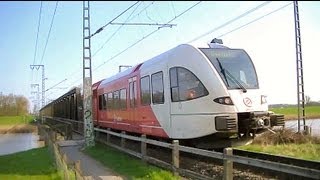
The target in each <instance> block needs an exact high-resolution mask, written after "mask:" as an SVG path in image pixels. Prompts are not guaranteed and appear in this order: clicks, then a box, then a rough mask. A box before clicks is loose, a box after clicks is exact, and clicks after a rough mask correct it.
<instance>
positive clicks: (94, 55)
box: [92, 3, 141, 57]
mask: <svg viewBox="0 0 320 180" xmlns="http://www.w3.org/2000/svg"><path fill="white" fill-rule="evenodd" d="M140 5H141V3H140V4H139V5H138V6H136V8H135V9H134V10H133V11H132V12H131V14H130V15H129V16H128V17H127V19H126V20H125V21H124V22H125V23H126V22H128V21H129V18H130V17H131V16H132V14H133V13H134V12H135V11H136V10H137V9H138V7H139V6H140ZM123 26H124V25H121V26H119V27H118V29H117V30H116V31H115V32H114V33H113V34H112V35H111V36H110V37H109V38H108V39H107V40H106V41H105V42H104V43H103V44H102V46H101V47H100V48H99V49H98V50H97V51H96V52H95V53H93V55H92V57H94V56H95V55H96V54H97V53H98V52H99V51H101V49H102V48H103V47H104V46H105V45H106V44H107V43H108V42H109V41H110V40H111V39H112V38H113V37H114V36H115V35H116V34H117V33H118V32H119V31H120V29H121V28H122V27H123Z"/></svg>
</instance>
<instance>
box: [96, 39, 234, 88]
mask: <svg viewBox="0 0 320 180" xmlns="http://www.w3.org/2000/svg"><path fill="white" fill-rule="evenodd" d="M199 48H228V47H226V46H224V45H222V44H219V43H208V44H207V45H206V46H203V47H200V46H195V45H194V44H180V45H178V46H176V47H174V48H172V49H169V50H167V51H165V52H163V53H161V54H159V55H157V56H154V57H152V58H150V59H148V60H146V61H144V62H142V63H139V64H137V65H135V66H133V67H131V68H129V69H126V70H125V71H122V72H120V73H117V74H115V75H113V76H111V77H108V78H106V79H103V80H101V81H99V82H101V83H100V84H98V86H100V85H105V84H107V83H109V82H112V81H114V80H116V79H119V78H122V77H125V76H128V75H130V74H131V73H133V72H135V71H137V70H139V69H140V68H144V67H148V66H150V65H152V64H156V63H159V62H160V61H162V62H163V63H165V61H169V59H168V58H164V57H166V56H168V55H169V54H171V53H175V52H176V51H177V52H178V51H179V50H181V49H186V50H192V49H193V50H198V49H199ZM94 85H95V84H94ZM98 86H96V88H97V87H98Z"/></svg>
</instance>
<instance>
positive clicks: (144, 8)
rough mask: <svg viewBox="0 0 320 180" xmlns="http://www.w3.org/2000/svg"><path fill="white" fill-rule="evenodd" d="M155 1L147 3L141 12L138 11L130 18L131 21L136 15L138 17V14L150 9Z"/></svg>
mask: <svg viewBox="0 0 320 180" xmlns="http://www.w3.org/2000/svg"><path fill="white" fill-rule="evenodd" d="M142 3H144V1H142ZM153 3H154V1H152V2H151V3H150V4H149V5H147V6H146V7H144V8H143V9H142V10H141V11H140V12H138V13H137V14H136V15H134V16H133V17H132V18H131V19H129V21H131V20H132V19H134V18H135V17H137V16H138V15H140V14H141V13H142V12H143V11H145V10H146V9H148V8H149V7H150V6H151V5H153Z"/></svg>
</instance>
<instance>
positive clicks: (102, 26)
mask: <svg viewBox="0 0 320 180" xmlns="http://www.w3.org/2000/svg"><path fill="white" fill-rule="evenodd" d="M137 3H139V1H137V2H136V3H134V4H133V5H131V6H130V7H128V8H127V9H125V10H124V11H122V12H121V13H120V14H119V15H117V16H116V17H115V18H113V19H112V20H111V21H109V22H108V23H107V24H106V25H104V26H102V27H101V28H102V29H103V28H105V27H106V26H108V25H110V24H111V23H112V22H113V21H114V20H116V19H117V18H119V17H120V16H121V15H123V14H124V13H125V12H127V11H128V10H129V9H131V8H132V7H134V6H135V5H136V4H137ZM151 4H153V2H152V3H151ZM139 6H140V4H139V5H138V6H137V7H136V8H135V9H134V10H133V11H132V13H131V14H130V15H129V16H128V18H127V19H126V22H127V21H128V20H129V18H130V17H131V16H132V14H133V13H134V12H135V11H136V10H137V9H138V7H139ZM149 6H150V5H149ZM149 6H147V7H149ZM147 7H146V8H147ZM146 8H144V9H143V10H145V9H146ZM143 10H142V11H143ZM139 13H141V11H140V12H139ZM121 27H122V26H120V27H119V28H118V29H117V30H116V31H115V32H114V33H113V34H112V35H111V36H110V38H108V40H107V41H106V42H105V43H104V44H103V45H102V46H101V47H100V48H99V49H98V50H97V51H96V52H95V53H94V54H93V55H92V57H94V56H95V55H96V54H97V53H98V52H99V51H100V50H101V49H102V48H103V47H104V45H105V44H106V43H108V42H109V41H110V39H111V38H112V37H113V36H114V35H115V34H116V33H117V32H118V31H119V30H120V29H121ZM101 28H99V29H98V30H97V31H96V33H95V34H97V33H99V32H101V31H102V29H101ZM100 29H101V30H100ZM93 35H94V34H93ZM93 35H91V37H92V36H93ZM92 57H91V58H92ZM76 73H79V71H78V70H77V71H75V72H73V73H71V75H70V76H73V75H75V74H76ZM66 79H67V80H68V78H66ZM80 79H81V78H79V79H77V80H76V81H74V82H73V83H72V84H71V85H73V84H74V83H75V82H77V81H78V80H80Z"/></svg>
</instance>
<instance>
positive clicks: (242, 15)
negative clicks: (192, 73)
mask: <svg viewBox="0 0 320 180" xmlns="http://www.w3.org/2000/svg"><path fill="white" fill-rule="evenodd" d="M269 3H271V1H267V2H264V3H262V4H260V5H258V6H256V7H255V8H253V9H250V10H249V11H246V12H245V13H243V14H241V15H240V16H237V17H236V18H234V19H231V20H230V21H228V22H226V23H224V24H222V25H220V26H218V27H216V28H214V29H212V30H210V31H208V32H206V33H204V34H202V35H200V36H198V37H196V38H194V39H192V40H191V41H189V42H187V43H191V42H193V41H196V40H198V39H200V38H202V37H204V36H206V35H208V34H210V33H212V32H214V31H216V30H218V29H220V28H223V27H224V26H227V25H229V24H231V23H232V22H234V21H236V20H238V19H240V18H242V17H244V16H246V15H248V14H250V13H252V12H254V11H256V10H258V9H260V8H262V7H263V6H266V5H267V4H269Z"/></svg>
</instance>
